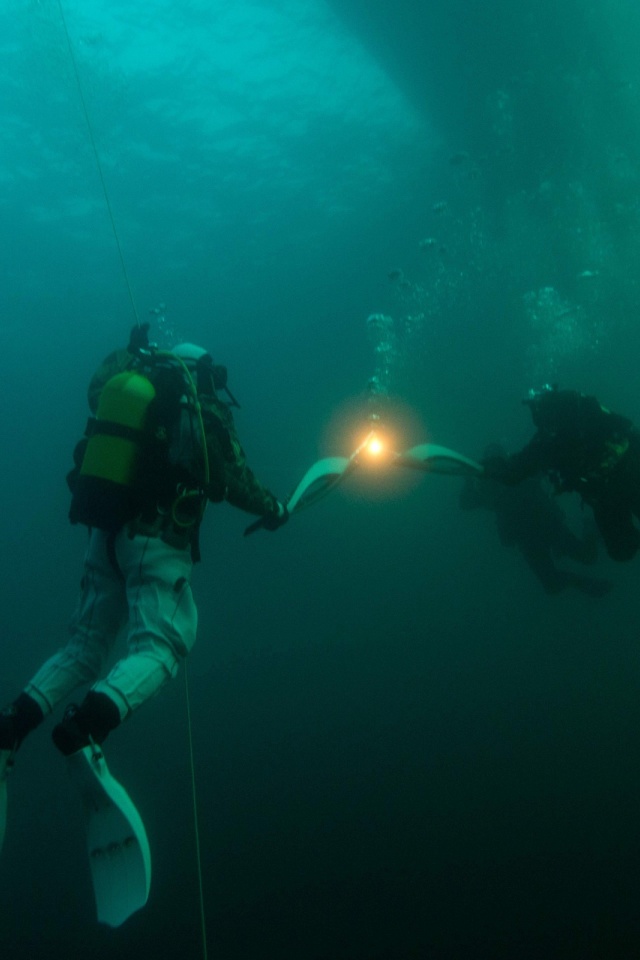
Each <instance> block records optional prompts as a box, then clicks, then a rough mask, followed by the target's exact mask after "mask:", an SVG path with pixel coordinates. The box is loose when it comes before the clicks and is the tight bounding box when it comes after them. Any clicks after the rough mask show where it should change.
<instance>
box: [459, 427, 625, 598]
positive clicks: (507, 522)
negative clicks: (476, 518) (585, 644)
mask: <svg viewBox="0 0 640 960" xmlns="http://www.w3.org/2000/svg"><path fill="white" fill-rule="evenodd" d="M485 456H486V458H499V457H504V456H505V452H504V450H503V449H502V448H501V447H499V446H497V445H492V446H491V447H489V448H487V450H486V451H485ZM460 506H461V508H462V509H463V510H474V509H480V508H484V509H486V510H490V511H491V512H492V513H493V514H494V515H495V519H496V526H497V528H498V535H499V537H500V541H501V543H502V544H503V545H504V546H506V547H517V548H518V550H519V551H520V553H521V554H522V556H523V557H524V559H525V560H526V562H527V564H528V566H529V567H530V569H531V570H532V571H533V573H534V574H535V575H536V577H537V578H538V580H539V581H540V583H541V584H542V586H543V588H544V590H545V592H546V593H548V594H557V593H560V592H561V591H562V590H566V589H567V588H568V587H574V588H575V589H577V590H579V591H580V592H581V593H585V594H587V595H588V596H590V597H602V596H604V595H605V594H606V593H608V592H609V590H610V589H611V587H612V583H611V582H610V581H609V580H601V579H598V578H595V577H587V576H584V575H582V574H579V573H575V572H573V571H571V570H560V569H558V567H557V566H556V563H555V560H556V559H557V558H561V557H566V558H568V559H569V560H574V561H576V562H577V563H582V564H591V563H594V562H595V560H596V557H597V544H596V539H595V534H594V535H593V536H587V537H585V538H584V539H581V538H580V537H577V536H576V535H575V534H574V533H573V532H572V531H571V530H570V529H569V527H568V526H567V524H566V522H565V516H564V513H563V511H562V510H561V509H560V507H559V506H558V504H557V503H555V502H554V500H553V498H552V497H550V496H549V494H548V493H547V492H546V490H545V489H544V487H543V485H542V482H541V481H540V480H539V479H538V478H530V479H527V480H524V481H523V482H522V483H520V484H519V485H518V486H505V485H504V484H502V483H499V482H497V481H495V480H487V479H485V478H483V477H468V478H467V479H466V480H465V484H464V486H463V488H462V491H461V494H460Z"/></svg>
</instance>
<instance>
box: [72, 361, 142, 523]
mask: <svg viewBox="0 0 640 960" xmlns="http://www.w3.org/2000/svg"><path fill="white" fill-rule="evenodd" d="M155 397H156V390H155V387H154V386H153V384H152V383H151V381H150V380H149V379H148V378H147V377H145V376H143V375H142V374H140V373H137V372H136V371H134V370H128V371H125V372H123V373H118V374H116V375H115V376H113V377H111V378H110V379H109V380H107V382H106V383H105V385H104V387H103V389H102V392H101V394H100V400H99V402H98V409H97V411H96V416H95V418H92V419H90V420H89V423H88V425H87V430H86V439H85V440H84V441H82V443H83V444H84V449H83V451H80V455H81V457H82V459H81V463H80V470H79V473H78V475H77V477H76V479H75V482H74V485H73V498H72V502H71V509H70V513H69V518H70V520H71V522H72V523H84V524H86V525H87V526H89V527H98V528H99V529H101V530H108V531H114V530H118V529H120V528H121V527H122V525H123V524H124V523H126V522H127V521H129V520H131V519H133V517H134V516H135V515H136V513H137V512H138V510H139V507H140V491H139V490H138V489H137V480H138V467H139V463H140V459H141V455H142V454H143V452H144V450H143V448H144V446H145V444H146V443H147V442H148V437H147V433H146V431H145V427H146V424H147V420H148V418H149V412H150V409H151V408H152V404H153V401H154V400H155ZM80 455H79V456H78V459H80Z"/></svg>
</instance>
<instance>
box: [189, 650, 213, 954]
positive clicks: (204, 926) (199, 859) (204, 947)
mask: <svg viewBox="0 0 640 960" xmlns="http://www.w3.org/2000/svg"><path fill="white" fill-rule="evenodd" d="M184 689H185V694H186V700H187V726H188V730H189V764H190V768H191V796H192V797H193V829H194V834H195V838H196V865H197V872H198V892H199V896H200V923H201V927H202V955H203V957H204V960H207V958H208V956H209V954H208V948H207V922H206V916H205V910H204V889H203V886H202V855H201V850H200V828H199V826H198V799H197V797H198V795H197V791H196V774H195V762H194V758H193V729H192V726H191V697H190V695H189V675H188V672H187V664H186V661H185V664H184Z"/></svg>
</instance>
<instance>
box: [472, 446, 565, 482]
mask: <svg viewBox="0 0 640 960" xmlns="http://www.w3.org/2000/svg"><path fill="white" fill-rule="evenodd" d="M552 466H553V462H552V456H551V450H550V448H549V445H548V443H546V442H545V440H544V439H543V438H542V437H541V436H540V434H536V435H535V436H534V437H533V439H532V440H530V441H529V443H528V444H527V445H526V446H525V447H523V448H522V450H520V451H519V452H518V453H514V454H511V456H508V457H491V458H489V459H487V460H484V461H483V467H484V472H485V476H486V477H487V478H488V479H490V480H498V481H499V482H500V483H506V484H508V485H509V486H515V485H516V484H518V483H522V481H523V480H527V479H528V478H529V477H534V476H535V475H536V474H538V473H543V472H544V471H545V470H549V469H550V468H551V467H552Z"/></svg>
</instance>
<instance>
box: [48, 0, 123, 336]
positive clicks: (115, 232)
mask: <svg viewBox="0 0 640 960" xmlns="http://www.w3.org/2000/svg"><path fill="white" fill-rule="evenodd" d="M57 2H58V10H59V11H60V20H61V21H62V26H63V28H64V34H65V37H66V40H67V50H68V52H69V59H70V61H71V65H72V67H73V73H74V76H75V78H76V85H77V87H78V95H79V97H80V103H81V104H82V112H83V113H84V119H85V123H86V124H87V130H88V131H89V140H90V141H91V147H92V149H93V155H94V157H95V160H96V166H97V168H98V174H99V176H100V183H101V184H102V192H103V193H104V199H105V203H106V205H107V210H108V212H109V219H110V220H111V229H112V230H113V236H114V237H115V241H116V247H117V248H118V256H119V257H120V266H121V267H122V272H123V274H124V279H125V283H126V285H127V290H128V292H129V299H130V300H131V308H132V310H133V316H134V317H135V321H136V323H137V325H138V326H140V317H139V316H138V311H137V310H136V303H135V300H134V297H133V290H132V288H131V281H130V280H129V274H128V272H127V265H126V263H125V261H124V256H123V253H122V247H121V246H120V238H119V236H118V230H117V228H116V221H115V217H114V215H113V209H112V207H111V201H110V199H109V193H108V191H107V185H106V183H105V179H104V173H103V171H102V164H101V163H100V156H99V154H98V147H97V145H96V141H95V137H94V135H93V128H92V126H91V120H90V119H89V111H88V109H87V104H86V101H85V98H84V94H83V92H82V84H81V82H80V74H79V73H78V65H77V64H76V58H75V57H74V55H73V47H72V46H71V39H70V37H69V31H68V29H67V21H66V19H65V16H64V11H63V9H62V2H61V0H57Z"/></svg>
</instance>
